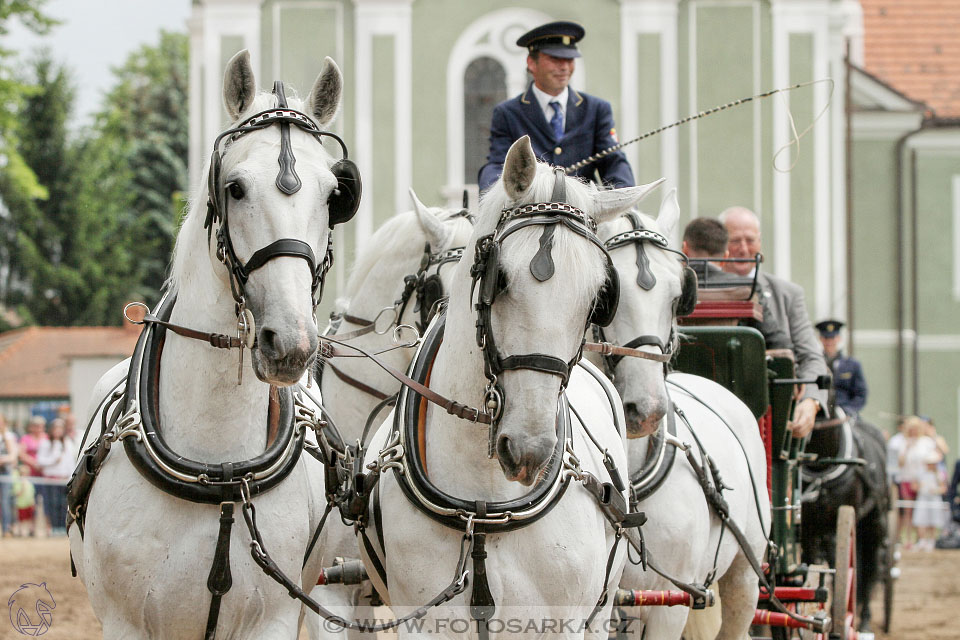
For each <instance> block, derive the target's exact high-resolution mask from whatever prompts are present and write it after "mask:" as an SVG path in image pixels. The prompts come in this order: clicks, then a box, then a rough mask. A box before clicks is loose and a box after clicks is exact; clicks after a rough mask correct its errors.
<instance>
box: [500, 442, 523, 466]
mask: <svg viewBox="0 0 960 640" xmlns="http://www.w3.org/2000/svg"><path fill="white" fill-rule="evenodd" d="M497 457H498V458H500V462H502V463H503V464H504V465H506V466H507V468H509V469H516V468H517V467H518V466H520V454H519V453H517V450H516V447H514V446H513V441H512V440H510V438H509V437H507V436H504V435H502V436H500V437H499V438H497Z"/></svg>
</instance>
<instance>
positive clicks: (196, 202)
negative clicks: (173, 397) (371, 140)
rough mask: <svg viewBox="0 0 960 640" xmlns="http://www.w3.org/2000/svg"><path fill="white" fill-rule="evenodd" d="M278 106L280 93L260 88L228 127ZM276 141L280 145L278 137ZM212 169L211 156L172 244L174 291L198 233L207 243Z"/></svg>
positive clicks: (290, 100) (239, 146) (243, 140)
mask: <svg viewBox="0 0 960 640" xmlns="http://www.w3.org/2000/svg"><path fill="white" fill-rule="evenodd" d="M289 91H290V93H291V94H292V95H289V96H287V105H288V106H289V107H290V108H291V109H295V110H297V111H301V112H302V111H303V109H304V107H305V106H306V103H305V102H304V100H302V99H301V98H299V97H298V96H297V95H296V92H295V91H293V90H292V89H290V90H289ZM276 106H277V96H275V95H274V94H273V93H271V92H268V91H260V92H259V93H257V95H256V97H255V98H254V99H253V101H252V102H251V103H250V106H249V107H248V108H247V109H246V110H245V111H244V112H243V113H242V114H240V117H239V118H238V119H237V120H236V121H235V122H232V123H230V125H229V126H228V127H226V128H233V127H236V126H237V125H238V124H240V123H241V122H243V121H244V120H246V119H247V118H249V117H250V116H252V115H253V114H255V113H259V112H260V111H266V110H268V109H273V108H275V107H276ZM307 115H310V114H307ZM291 129H294V130H295V129H296V127H291ZM291 133H292V132H291ZM255 142H257V140H255V139H254V138H252V137H251V136H241V137H240V138H238V139H237V140H236V141H234V142H232V143H230V145H229V147H230V150H231V151H239V152H240V154H241V157H243V156H245V155H246V153H247V151H248V147H250V146H251V145H252V144H254V143H255ZM259 143H260V144H263V140H262V138H261V139H260V140H259ZM211 144H212V140H211ZM274 145H275V146H276V147H278V148H279V146H280V139H279V137H278V138H277V140H276V142H275V143H274ZM317 148H318V150H321V151H322V153H323V154H324V155H325V157H326V158H327V159H328V160H329V162H330V163H332V162H333V157H332V156H330V154H328V153H327V152H326V150H325V149H323V147H322V146H321V145H317ZM220 152H221V154H224V155H225V154H226V142H223V143H221V145H220ZM226 166H227V165H226V164H224V168H226ZM209 172H210V159H209V158H207V161H206V162H204V164H203V172H202V173H201V174H200V175H201V176H202V177H201V180H200V181H199V183H198V184H197V187H196V190H195V191H194V193H193V195H192V196H191V198H190V205H189V210H188V212H187V215H186V216H184V217H183V221H182V222H181V224H180V229H179V231H178V232H177V240H176V243H175V245H174V248H173V254H172V256H171V258H170V276H169V277H168V278H167V281H166V283H165V287H166V288H167V289H168V290H169V291H171V292H173V293H175V292H176V291H177V289H178V288H179V286H180V283H182V282H183V281H184V280H185V279H186V278H188V277H189V276H190V275H192V274H193V266H192V264H193V260H192V259H191V258H195V257H197V256H194V255H193V254H194V253H195V252H196V251H197V250H198V249H199V248H200V246H201V245H200V243H198V242H194V241H193V240H194V238H195V234H198V233H202V234H203V235H204V243H206V232H207V230H206V229H204V228H203V222H204V220H205V219H206V213H207V196H208V191H207V186H208V185H207V176H208V175H209ZM214 235H215V234H214ZM210 242H211V243H213V242H214V240H213V239H211V240H210ZM203 246H204V247H205V246H206V245H205V244H204V245H203Z"/></svg>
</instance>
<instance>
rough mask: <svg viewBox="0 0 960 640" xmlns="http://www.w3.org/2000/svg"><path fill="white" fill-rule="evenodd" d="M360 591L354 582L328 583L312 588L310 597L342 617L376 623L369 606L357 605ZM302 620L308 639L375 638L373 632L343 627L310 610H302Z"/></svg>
mask: <svg viewBox="0 0 960 640" xmlns="http://www.w3.org/2000/svg"><path fill="white" fill-rule="evenodd" d="M360 591H361V590H360V588H359V587H357V586H354V585H342V584H329V585H324V586H319V587H316V588H314V589H313V591H311V592H310V597H311V598H313V599H314V600H316V601H317V602H320V603H321V604H323V606H324V607H325V608H327V609H329V610H330V611H331V612H333V613H335V614H336V615H338V616H341V617H343V618H344V619H345V620H360V621H362V622H368V623H370V624H374V623H376V622H379V621H378V620H377V619H376V618H375V615H376V614H375V611H374V608H373V607H369V606H365V605H361V604H359V602H358V601H359V599H360V597H361V595H362V594H361V593H360ZM304 623H305V627H306V629H307V635H308V637H309V638H310V640H334V639H336V640H344V639H349V640H361V639H363V638H373V637H375V636H374V634H369V633H365V632H363V631H357V630H354V629H344V628H343V627H341V626H340V625H338V624H336V623H334V622H329V621H327V620H325V619H323V618H321V617H320V616H319V615H318V614H316V613H314V612H313V611H310V610H307V611H306V614H305V617H304Z"/></svg>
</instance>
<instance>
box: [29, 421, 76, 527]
mask: <svg viewBox="0 0 960 640" xmlns="http://www.w3.org/2000/svg"><path fill="white" fill-rule="evenodd" d="M76 459H77V444H76V443H75V442H74V441H73V439H72V438H70V437H68V436H67V435H66V425H65V424H64V421H63V419H62V418H57V419H56V420H54V421H52V422H51V423H50V437H49V438H48V439H47V440H44V441H43V442H42V443H41V445H40V450H39V451H38V452H37V462H38V463H39V464H40V467H41V469H42V470H43V476H44V477H45V478H49V479H51V480H57V481H62V484H61V483H59V482H58V483H54V484H48V485H45V486H44V489H43V491H42V492H41V493H42V495H43V500H44V510H45V511H46V514H47V518H48V519H49V521H50V525H51V526H52V527H54V528H55V529H58V530H59V529H65V528H66V521H67V487H66V482H67V480H68V479H69V478H70V475H71V474H72V473H73V467H74V465H75V463H76Z"/></svg>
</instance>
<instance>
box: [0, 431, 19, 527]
mask: <svg viewBox="0 0 960 640" xmlns="http://www.w3.org/2000/svg"><path fill="white" fill-rule="evenodd" d="M16 468H17V438H16V436H14V435H13V432H12V431H10V429H8V428H7V419H6V418H4V417H3V415H0V524H2V528H0V536H4V537H6V536H9V535H11V534H12V533H13V523H14V522H16V514H15V512H14V506H13V504H14V503H13V480H12V476H13V471H14V470H15V469H16ZM2 476H9V478H6V479H5V478H3V477H2Z"/></svg>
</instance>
